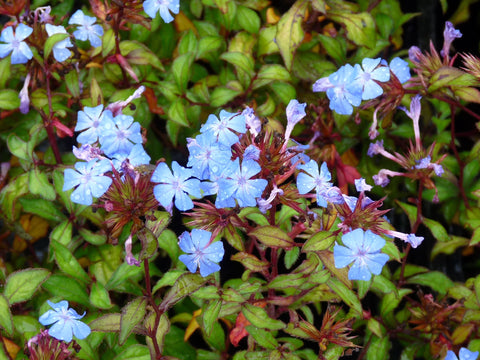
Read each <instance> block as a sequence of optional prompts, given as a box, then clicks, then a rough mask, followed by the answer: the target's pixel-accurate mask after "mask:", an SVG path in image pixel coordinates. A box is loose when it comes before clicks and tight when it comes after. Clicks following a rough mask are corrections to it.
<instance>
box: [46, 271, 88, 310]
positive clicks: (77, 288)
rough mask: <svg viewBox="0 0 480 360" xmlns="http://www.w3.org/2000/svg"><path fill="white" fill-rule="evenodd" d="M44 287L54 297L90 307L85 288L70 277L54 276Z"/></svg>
mask: <svg viewBox="0 0 480 360" xmlns="http://www.w3.org/2000/svg"><path fill="white" fill-rule="evenodd" d="M42 287H43V288H44V289H45V290H47V291H48V292H50V294H52V295H53V296H58V297H59V298H62V299H65V300H68V301H71V302H72V301H73V302H76V303H79V304H82V305H85V306H90V301H89V299H88V295H87V291H86V290H85V286H83V285H81V284H79V283H78V281H77V280H75V279H72V278H71V277H69V276H66V275H59V274H53V275H52V276H50V277H49V278H48V280H47V281H45V282H44V283H43V285H42Z"/></svg>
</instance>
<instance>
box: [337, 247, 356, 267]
mask: <svg viewBox="0 0 480 360" xmlns="http://www.w3.org/2000/svg"><path fill="white" fill-rule="evenodd" d="M333 260H334V262H335V267H336V268H337V269H341V268H344V267H345V266H347V265H349V264H350V263H352V262H353V261H354V260H355V256H354V255H353V253H352V250H350V249H349V248H346V247H345V246H341V245H338V244H337V245H335V246H334V247H333Z"/></svg>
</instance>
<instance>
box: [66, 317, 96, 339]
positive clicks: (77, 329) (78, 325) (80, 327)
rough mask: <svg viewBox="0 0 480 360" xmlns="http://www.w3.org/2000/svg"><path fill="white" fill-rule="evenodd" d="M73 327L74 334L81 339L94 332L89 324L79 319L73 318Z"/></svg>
mask: <svg viewBox="0 0 480 360" xmlns="http://www.w3.org/2000/svg"><path fill="white" fill-rule="evenodd" d="M71 327H72V330H73V335H75V337H76V338H77V339H80V340H82V339H85V338H86V337H87V336H88V335H90V333H91V332H92V330H90V327H89V326H88V325H86V324H84V323H83V322H81V321H77V320H73V323H72V326H71Z"/></svg>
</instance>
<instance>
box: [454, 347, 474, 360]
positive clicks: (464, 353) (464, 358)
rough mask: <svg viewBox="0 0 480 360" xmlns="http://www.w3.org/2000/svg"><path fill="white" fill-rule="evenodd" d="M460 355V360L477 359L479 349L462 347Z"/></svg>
mask: <svg viewBox="0 0 480 360" xmlns="http://www.w3.org/2000/svg"><path fill="white" fill-rule="evenodd" d="M458 355H459V357H460V360H477V358H478V351H470V350H468V349H467V348H461V349H460V352H459V353H458Z"/></svg>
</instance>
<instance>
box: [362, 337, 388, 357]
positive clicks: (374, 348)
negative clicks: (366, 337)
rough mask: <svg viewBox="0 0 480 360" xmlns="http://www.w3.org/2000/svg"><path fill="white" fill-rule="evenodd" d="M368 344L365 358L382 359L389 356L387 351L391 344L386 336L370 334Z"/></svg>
mask: <svg viewBox="0 0 480 360" xmlns="http://www.w3.org/2000/svg"><path fill="white" fill-rule="evenodd" d="M368 344H369V345H368V349H367V353H366V359H367V360H384V359H388V358H389V351H390V348H391V347H392V344H391V342H390V339H389V337H388V336H384V337H378V336H376V335H373V334H372V335H371V337H370V341H369V342H368Z"/></svg>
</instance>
